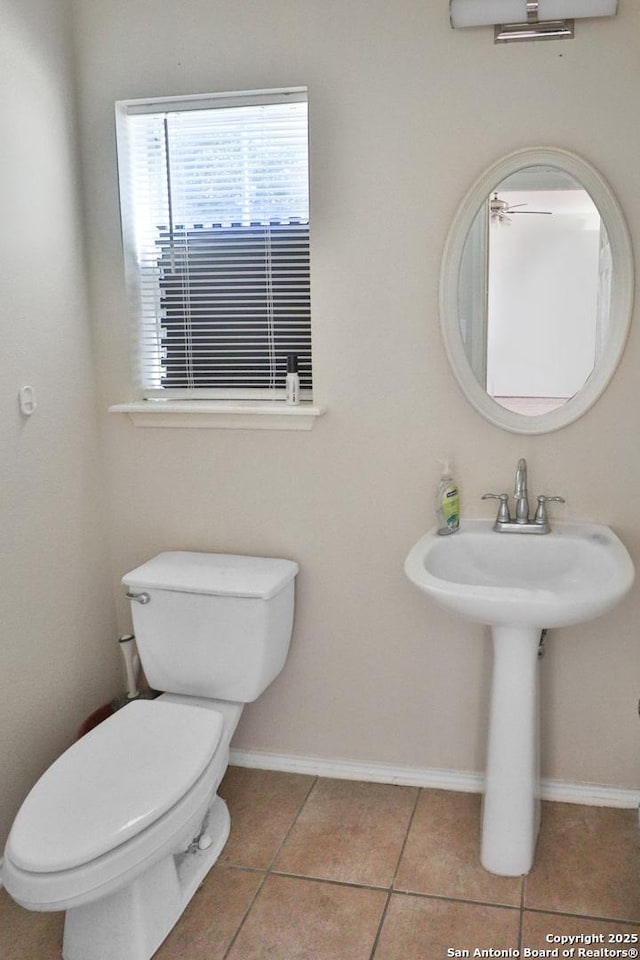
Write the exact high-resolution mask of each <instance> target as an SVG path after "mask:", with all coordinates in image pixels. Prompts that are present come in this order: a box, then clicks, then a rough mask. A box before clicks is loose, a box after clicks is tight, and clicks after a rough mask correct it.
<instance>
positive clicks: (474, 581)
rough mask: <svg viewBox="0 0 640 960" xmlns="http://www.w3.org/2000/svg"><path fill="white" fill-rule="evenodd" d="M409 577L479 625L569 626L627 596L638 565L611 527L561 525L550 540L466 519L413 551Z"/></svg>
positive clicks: (422, 541)
mask: <svg viewBox="0 0 640 960" xmlns="http://www.w3.org/2000/svg"><path fill="white" fill-rule="evenodd" d="M405 572H406V574H407V576H408V577H409V579H410V580H411V581H412V583H414V584H415V585H416V586H417V587H419V589H420V590H423V591H424V593H426V594H427V596H428V597H430V598H431V599H432V600H433V601H434V602H435V603H437V604H439V606H441V607H446V608H447V609H449V610H452V611H454V612H455V613H457V614H458V615H459V616H462V617H465V618H466V619H468V620H474V621H476V622H477V623H486V624H490V625H492V624H521V625H523V626H532V627H539V628H541V629H542V628H544V627H562V626H567V625H568V624H572V623H580V622H582V621H585V620H591V619H593V618H594V617H598V616H600V615H601V614H603V613H606V612H607V611H608V610H611V609H612V608H613V607H614V606H615V604H616V603H617V602H618V601H619V600H620V599H621V597H623V596H624V595H625V593H626V592H627V591H628V590H629V588H630V587H631V584H632V583H633V578H634V568H633V563H632V561H631V558H630V557H629V554H628V553H627V550H626V548H625V546H624V544H623V543H621V541H620V540H619V539H618V537H617V536H616V535H615V533H613V531H611V530H610V529H609V528H608V527H605V526H600V525H598V524H591V523H555V524H554V528H553V531H552V532H551V533H548V534H544V535H543V536H533V535H531V534H526V533H523V534H520V533H496V532H495V531H494V530H493V522H492V521H491V520H466V521H465V522H464V524H463V525H461V527H460V530H459V531H458V532H457V533H455V534H451V535H450V536H447V537H439V536H438V535H437V533H436V531H435V529H434V530H432V531H430V532H429V533H427V534H426V535H425V536H424V537H422V538H421V539H420V540H418V542H417V543H416V545H415V546H414V547H413V548H412V550H411V551H410V553H409V556H408V557H407V560H406V563H405Z"/></svg>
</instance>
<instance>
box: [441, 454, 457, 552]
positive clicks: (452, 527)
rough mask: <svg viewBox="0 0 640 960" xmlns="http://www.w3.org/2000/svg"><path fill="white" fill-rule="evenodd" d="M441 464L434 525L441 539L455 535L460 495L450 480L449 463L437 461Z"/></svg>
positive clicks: (447, 461) (447, 460) (453, 482)
mask: <svg viewBox="0 0 640 960" xmlns="http://www.w3.org/2000/svg"><path fill="white" fill-rule="evenodd" d="M438 462H439V463H441V464H442V475H441V477H440V482H439V483H438V488H437V490H436V524H437V527H438V534H439V536H441V537H444V536H447V535H448V534H450V533H455V532H456V530H457V529H458V528H459V526H460V494H459V493H458V487H457V484H456V483H455V481H454V480H453V478H452V471H451V461H450V460H449V459H445V460H440V461H438Z"/></svg>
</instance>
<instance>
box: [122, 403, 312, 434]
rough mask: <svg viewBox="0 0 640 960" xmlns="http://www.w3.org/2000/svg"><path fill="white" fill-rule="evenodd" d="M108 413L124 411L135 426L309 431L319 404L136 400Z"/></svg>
mask: <svg viewBox="0 0 640 960" xmlns="http://www.w3.org/2000/svg"><path fill="white" fill-rule="evenodd" d="M109 413H126V414H128V415H129V418H130V420H131V421H132V423H133V424H134V426H136V427H182V428H184V427H204V428H209V429H210V428H217V429H226V430H311V428H312V427H313V425H314V424H315V422H316V419H317V418H318V417H320V416H322V414H323V413H324V408H323V407H317V406H314V405H313V404H310V403H300V404H297V405H296V406H292V405H289V404H286V403H283V402H281V401H277V400H273V401H268V402H266V403H255V402H253V401H251V400H244V401H238V400H236V401H222V400H138V401H135V402H133V403H117V404H115V405H114V406H112V407H109Z"/></svg>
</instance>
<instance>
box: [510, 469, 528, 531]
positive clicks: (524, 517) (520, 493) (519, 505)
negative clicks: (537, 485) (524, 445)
mask: <svg viewBox="0 0 640 960" xmlns="http://www.w3.org/2000/svg"><path fill="white" fill-rule="evenodd" d="M513 499H514V500H515V502H516V523H528V522H529V493H528V491H527V461H526V460H525V459H524V457H521V458H520V459H519V460H518V466H517V469H516V483H515V487H514V490H513Z"/></svg>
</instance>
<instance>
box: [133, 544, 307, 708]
mask: <svg viewBox="0 0 640 960" xmlns="http://www.w3.org/2000/svg"><path fill="white" fill-rule="evenodd" d="M297 572H298V565H297V564H296V563H294V562H293V561H292V560H277V559H271V558H265V557H244V556H235V555H231V554H220V553H192V552H187V551H174V552H169V553H161V554H159V555H158V556H157V557H154V558H153V559H152V560H149V561H148V562H147V563H143V564H142V566H140V567H137V568H136V569H135V570H132V571H131V573H127V574H125V576H124V577H123V578H122V582H123V584H124V585H125V586H126V587H127V595H128V596H129V598H130V599H131V610H132V615H133V629H134V633H135V635H136V644H137V647H138V652H139V654H140V660H141V662H142V666H143V667H144V672H145V675H146V677H147V680H148V681H149V684H150V686H151V687H153V688H154V689H155V690H161V691H163V692H167V693H181V694H185V695H186V696H194V697H209V698H213V699H216V700H232V701H235V702H238V703H249V702H250V701H252V700H255V699H256V697H259V696H260V694H261V693H262V691H263V690H265V689H266V687H268V685H269V684H270V683H271V681H272V680H273V679H274V678H275V677H277V675H278V674H279V673H280V671H281V670H282V667H283V665H284V662H285V659H286V656H287V651H288V649H289V641H290V640H291V630H292V627H293V608H294V578H295V576H296V573H297ZM147 598H148V599H147Z"/></svg>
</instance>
